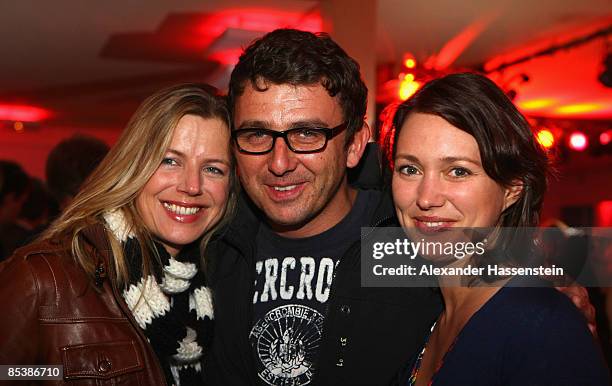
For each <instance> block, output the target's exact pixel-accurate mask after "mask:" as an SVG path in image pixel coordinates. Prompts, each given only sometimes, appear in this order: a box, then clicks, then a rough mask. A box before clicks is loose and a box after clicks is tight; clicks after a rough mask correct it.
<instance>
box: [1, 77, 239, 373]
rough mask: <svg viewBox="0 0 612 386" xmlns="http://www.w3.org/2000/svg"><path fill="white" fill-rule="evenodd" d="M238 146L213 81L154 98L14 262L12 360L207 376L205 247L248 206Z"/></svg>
mask: <svg viewBox="0 0 612 386" xmlns="http://www.w3.org/2000/svg"><path fill="white" fill-rule="evenodd" d="M229 143H230V129H229V116H228V112H227V108H226V106H225V103H224V101H223V100H221V99H219V98H218V97H216V96H214V95H213V94H211V93H210V92H209V91H207V90H206V89H205V88H203V87H200V86H198V85H181V86H176V87H172V88H169V89H166V90H163V91H161V92H158V93H156V94H155V95H153V96H151V97H149V98H148V99H147V100H146V101H145V102H144V103H143V104H142V105H141V106H140V108H139V109H138V110H137V111H136V113H135V114H134V116H133V117H132V119H131V120H130V122H129V123H128V125H127V127H126V129H125V130H124V132H123V133H122V135H121V137H120V138H119V140H118V142H117V144H116V145H115V146H114V147H113V149H111V151H110V152H109V154H108V155H107V157H106V158H105V159H104V160H103V161H102V162H101V164H100V165H99V167H98V168H97V169H96V170H95V171H94V172H93V174H92V175H91V176H90V177H89V179H88V180H87V181H86V182H85V183H84V185H83V187H82V189H81V191H80V192H79V194H78V195H77V196H76V197H75V199H74V200H73V202H72V203H71V204H70V205H69V206H68V207H67V208H66V210H65V211H64V213H63V214H62V216H61V217H60V218H59V219H58V220H57V221H55V222H54V223H53V224H52V226H51V227H50V228H49V229H48V230H47V231H46V232H45V234H44V235H43V236H42V237H41V239H40V241H39V242H36V243H34V244H31V245H29V246H27V247H25V248H23V249H21V250H18V251H17V253H16V254H15V255H14V256H13V257H12V258H11V259H10V260H8V261H6V262H5V263H3V264H2V265H0V282H1V283H2V285H1V286H0V303H1V304H2V307H3V314H2V316H1V317H0V329H1V330H2V334H0V364H5V365H6V364H55V365H63V380H64V381H76V382H78V384H79V385H84V384H99V383H100V382H103V381H107V382H109V384H111V383H112V384H115V383H117V384H122V385H132V384H133V385H144V384H147V385H163V384H176V385H178V384H180V385H190V384H200V383H201V366H200V361H201V359H202V354H203V352H204V350H205V349H206V344H207V339H208V338H209V335H210V334H211V322H212V319H213V310H212V302H211V294H210V292H209V290H208V288H207V287H206V281H205V278H204V275H203V273H202V270H201V267H202V262H203V259H204V255H205V246H206V243H207V241H208V240H209V239H210V237H211V235H212V234H213V232H214V231H215V229H217V228H218V227H219V226H220V225H221V223H222V220H223V219H224V218H227V217H228V215H229V212H230V211H232V208H233V206H234V202H235V193H234V187H235V182H234V180H235V176H234V167H233V161H232V156H231V153H230V148H229ZM59 382H61V381H59Z"/></svg>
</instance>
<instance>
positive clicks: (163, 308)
mask: <svg viewBox="0 0 612 386" xmlns="http://www.w3.org/2000/svg"><path fill="white" fill-rule="evenodd" d="M118 217H119V220H118V219H117V218H118ZM105 219H106V220H107V223H108V224H109V228H110V229H111V231H113V233H114V234H115V236H116V237H117V239H118V240H119V241H122V245H123V252H124V254H125V257H126V261H127V263H128V269H129V282H128V283H127V284H126V286H125V289H124V290H123V292H122V295H123V298H124V299H125V301H126V303H127V305H128V307H129V309H130V310H131V311H132V314H133V316H134V318H135V319H136V322H137V323H138V325H139V326H140V328H141V329H142V330H143V332H144V334H145V336H146V337H147V339H148V340H149V343H150V344H151V346H152V348H153V351H154V352H155V354H156V355H157V358H158V359H159V361H160V364H161V367H162V369H163V371H164V375H165V377H166V381H167V383H168V384H169V385H176V386H190V385H201V384H202V379H203V377H202V363H201V361H202V356H203V350H204V348H205V347H208V346H209V345H210V342H211V340H212V328H213V323H212V320H213V308H212V297H211V293H210V290H209V289H208V288H207V287H206V281H205V278H204V274H203V272H202V271H201V270H200V269H199V266H200V251H199V245H198V244H199V243H198V242H197V241H196V242H194V243H192V244H190V245H187V246H185V247H183V248H182V250H181V251H180V252H179V254H178V255H177V256H176V257H172V256H170V254H169V253H168V252H167V251H166V249H165V248H164V247H163V246H162V245H161V244H159V243H155V248H156V250H157V254H158V255H159V257H160V260H161V264H159V262H158V261H157V260H156V259H152V261H151V263H152V264H153V267H152V271H153V274H152V275H148V276H147V277H144V275H143V272H142V252H141V249H140V245H139V243H138V241H137V240H136V239H135V238H134V237H133V235H131V234H129V232H124V233H121V232H120V230H121V226H122V225H124V224H119V223H120V222H121V221H124V220H123V218H122V216H120V215H117V213H116V212H115V213H113V214H111V215H105ZM125 229H127V228H125V227H123V230H125ZM118 230H119V232H118ZM151 252H153V251H151Z"/></svg>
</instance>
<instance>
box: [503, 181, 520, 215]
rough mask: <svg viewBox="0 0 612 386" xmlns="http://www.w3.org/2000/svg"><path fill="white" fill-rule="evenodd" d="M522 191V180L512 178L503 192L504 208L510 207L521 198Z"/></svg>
mask: <svg viewBox="0 0 612 386" xmlns="http://www.w3.org/2000/svg"><path fill="white" fill-rule="evenodd" d="M522 193H523V181H521V180H514V181H512V184H511V185H510V186H509V187H507V188H506V192H505V194H504V210H506V209H508V208H509V207H511V206H512V205H513V204H514V203H515V202H517V201H518V199H519V198H521V194H522Z"/></svg>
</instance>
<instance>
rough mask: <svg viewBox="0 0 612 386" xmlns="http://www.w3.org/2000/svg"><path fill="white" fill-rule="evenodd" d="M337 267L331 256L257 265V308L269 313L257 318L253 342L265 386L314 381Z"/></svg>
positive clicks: (278, 260) (304, 383) (299, 384)
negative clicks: (328, 302)
mask: <svg viewBox="0 0 612 386" xmlns="http://www.w3.org/2000/svg"><path fill="white" fill-rule="evenodd" d="M334 268H335V264H334V260H333V259H331V258H327V257H324V258H317V259H315V258H312V257H300V258H294V257H285V258H268V259H266V260H264V261H259V262H257V264H256V272H257V280H256V281H255V293H254V296H253V303H254V304H257V305H258V307H257V309H260V310H265V309H268V311H267V312H265V314H264V315H263V317H260V318H256V320H257V322H256V323H255V325H254V326H253V328H252V329H251V333H250V335H249V339H250V341H251V344H252V346H253V348H254V350H255V354H256V357H257V358H258V359H259V362H260V367H259V368H258V375H259V377H260V378H261V379H262V380H263V381H264V382H265V383H267V384H269V385H295V386H301V385H308V384H309V383H310V382H311V380H312V377H313V371H312V367H313V365H314V362H315V360H316V356H317V353H318V348H319V342H320V340H321V335H322V332H323V322H324V320H325V318H324V315H323V313H324V307H325V303H326V302H327V299H328V298H329V291H330V287H331V283H332V279H333V274H334ZM287 303H291V304H287ZM268 304H269V305H270V306H271V307H266V305H268ZM276 304H282V305H278V306H275V305H276Z"/></svg>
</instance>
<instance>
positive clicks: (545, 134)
mask: <svg viewBox="0 0 612 386" xmlns="http://www.w3.org/2000/svg"><path fill="white" fill-rule="evenodd" d="M536 139H537V140H538V143H539V144H540V145H542V146H544V148H546V149H548V148H550V147H552V145H554V144H555V136H554V135H553V133H552V132H551V131H550V130H548V129H542V130H540V131H538V134H536Z"/></svg>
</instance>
